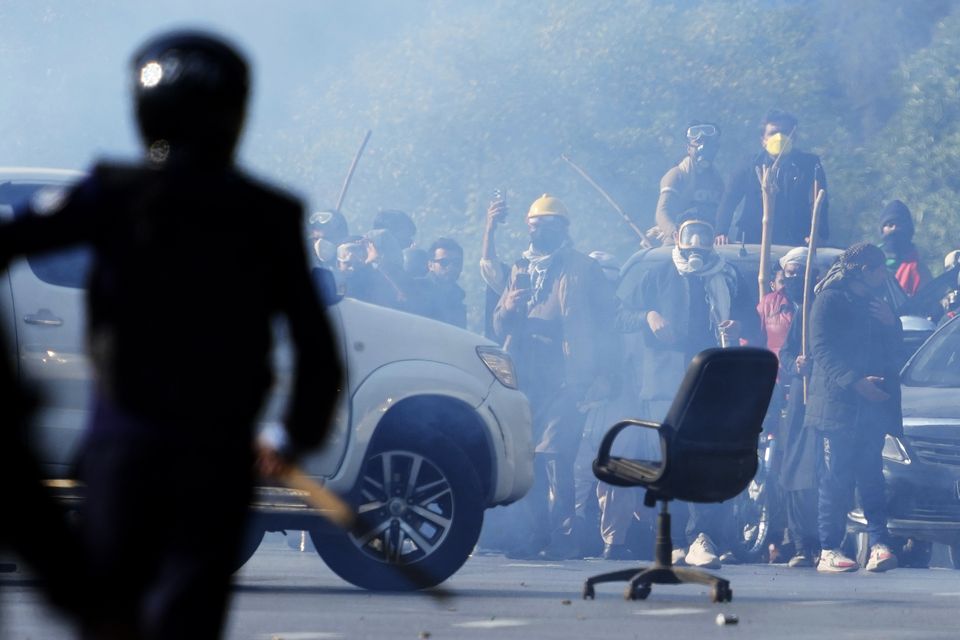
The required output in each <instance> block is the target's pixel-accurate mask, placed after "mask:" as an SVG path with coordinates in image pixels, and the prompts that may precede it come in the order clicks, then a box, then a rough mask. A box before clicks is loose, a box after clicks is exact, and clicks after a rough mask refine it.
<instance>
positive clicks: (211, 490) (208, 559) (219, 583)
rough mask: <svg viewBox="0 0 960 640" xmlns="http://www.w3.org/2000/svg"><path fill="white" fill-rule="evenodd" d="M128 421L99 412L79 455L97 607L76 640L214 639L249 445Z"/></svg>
mask: <svg viewBox="0 0 960 640" xmlns="http://www.w3.org/2000/svg"><path fill="white" fill-rule="evenodd" d="M137 422H138V419H137V418H135V417H132V416H130V415H126V414H123V413H122V412H120V411H118V410H116V409H115V408H112V407H104V406H103V405H102V404H101V405H100V406H98V408H97V410H96V414H95V418H94V425H93V429H92V434H91V437H90V438H89V439H88V441H87V443H86V448H85V451H84V454H83V459H82V463H81V469H80V470H81V478H82V479H83V480H84V482H85V483H86V486H87V501H86V504H85V507H84V511H83V518H82V533H83V542H84V546H85V549H86V553H87V557H88V559H89V562H90V566H91V568H90V571H91V573H92V578H91V589H92V590H93V591H94V592H95V593H96V601H97V602H98V603H99V606H98V607H97V610H96V611H95V612H94V615H93V616H91V618H92V619H91V622H90V623H89V626H88V628H87V629H86V630H85V637H87V638H128V637H129V638H139V639H168V638H169V639H173V638H178V639H192V638H196V639H198V640H199V639H201V638H203V639H215V638H218V637H220V629H221V626H222V623H223V619H224V615H225V611H226V607H227V596H228V592H229V586H230V575H231V573H232V570H233V568H234V567H233V560H234V559H235V558H236V556H237V553H238V550H239V546H240V540H241V539H242V536H243V533H244V525H245V522H246V514H247V508H248V504H249V496H250V487H251V480H252V455H251V454H250V452H249V449H250V446H249V444H248V446H247V447H246V449H247V450H246V451H244V450H242V448H240V447H238V446H237V445H236V443H234V446H232V447H231V446H228V445H229V444H230V443H217V444H216V445H215V444H214V443H211V442H209V441H207V442H206V443H204V442H202V441H200V440H201V437H198V436H197V434H199V433H203V432H202V431H197V432H194V437H193V438H191V437H189V432H183V431H180V430H179V429H176V428H172V429H156V427H157V425H145V424H144V423H142V422H141V423H140V424H137ZM167 426H168V427H170V426H172V425H167ZM194 426H195V427H196V428H197V429H200V428H202V427H203V425H194ZM207 428H208V429H209V428H210V426H209V425H207ZM243 428H244V426H243V425H238V429H239V430H240V432H241V433H242V432H243ZM218 445H219V446H218Z"/></svg>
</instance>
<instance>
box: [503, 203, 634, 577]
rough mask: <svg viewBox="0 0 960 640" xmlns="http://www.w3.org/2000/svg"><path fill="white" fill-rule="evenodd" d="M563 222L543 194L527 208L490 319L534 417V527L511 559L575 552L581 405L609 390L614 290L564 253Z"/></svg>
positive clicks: (562, 213) (530, 500)
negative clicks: (525, 234) (523, 234)
mask: <svg viewBox="0 0 960 640" xmlns="http://www.w3.org/2000/svg"><path fill="white" fill-rule="evenodd" d="M569 226H570V218H569V214H568V213H567V208H566V207H565V206H564V205H563V203H562V202H561V201H560V200H559V199H557V198H555V197H553V196H550V195H547V194H544V195H543V196H541V197H540V198H538V199H537V200H535V201H534V202H533V204H532V205H531V206H530V210H529V212H528V213H527V228H528V229H529V231H530V246H529V248H528V249H527V250H526V251H524V252H523V257H522V258H521V259H520V260H518V261H517V262H516V263H514V265H513V268H512V269H511V273H510V276H509V279H508V282H507V286H506V288H505V289H504V291H503V295H502V296H501V298H500V303H499V304H498V305H497V308H496V310H495V312H494V318H493V322H494V329H495V331H496V332H497V335H498V336H499V337H500V339H502V340H504V344H505V345H506V347H507V350H508V351H509V352H510V354H511V355H512V356H513V357H514V360H515V361H516V363H517V375H518V378H519V380H520V387H521V389H522V390H523V391H524V392H525V393H526V394H527V397H528V398H529V400H530V408H531V411H532V413H533V429H534V443H535V451H536V458H535V460H534V469H535V474H536V475H535V478H534V488H533V489H532V491H531V493H530V495H529V496H528V497H527V504H528V506H529V508H530V511H531V512H532V516H533V517H532V521H533V528H534V530H533V531H531V532H530V533H529V538H528V544H527V545H525V548H524V549H519V550H517V553H516V554H515V555H517V556H525V557H536V556H537V553H538V552H540V551H542V552H543V553H542V555H541V557H545V558H557V559H561V558H572V557H577V556H578V555H579V548H578V547H579V545H578V543H577V539H576V537H575V536H574V532H573V525H574V521H575V507H576V505H575V502H576V494H575V486H574V460H575V458H576V455H577V449H578V447H579V446H580V440H581V436H582V434H583V427H584V421H585V414H584V413H583V412H581V410H580V405H582V404H583V403H585V402H587V401H591V400H595V399H601V398H600V396H601V395H604V393H605V392H606V393H609V391H610V389H609V384H608V383H607V381H608V379H609V373H610V371H608V367H609V366H611V363H614V362H617V361H618V359H617V355H616V354H617V350H616V342H615V334H614V329H613V321H614V313H615V311H616V301H615V300H616V299H615V296H614V291H613V286H612V284H611V283H610V282H608V281H607V279H606V278H605V277H604V275H603V272H602V270H601V268H600V265H599V264H598V263H597V262H596V261H595V260H593V259H592V258H589V257H587V256H585V255H583V254H582V253H580V252H579V251H577V250H576V249H574V248H573V246H572V243H571V241H570V236H569V232H568V229H569ZM604 390H605V391H604Z"/></svg>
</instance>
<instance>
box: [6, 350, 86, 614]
mask: <svg viewBox="0 0 960 640" xmlns="http://www.w3.org/2000/svg"><path fill="white" fill-rule="evenodd" d="M4 344H6V336H5V335H0V345H4ZM0 407H3V415H2V416H0V457H2V459H0V502H2V504H3V505H4V507H3V509H4V524H3V526H0V550H8V549H9V550H12V551H14V552H15V553H16V554H17V558H18V562H19V561H23V562H25V563H26V564H27V565H28V566H29V568H30V570H31V572H32V574H33V575H35V576H37V577H38V578H39V579H40V580H41V581H42V584H43V587H44V590H45V591H46V593H47V596H48V597H49V599H50V601H51V602H52V603H53V604H54V605H57V607H58V608H60V609H61V611H63V612H65V613H68V614H71V615H72V616H73V617H77V616H80V615H82V614H83V613H84V611H85V610H86V608H87V607H86V600H85V592H84V585H85V579H86V567H85V566H84V563H83V553H82V550H81V547H80V540H79V537H78V536H77V535H76V533H75V531H74V530H73V529H72V528H70V527H69V526H68V523H67V518H66V513H65V511H64V510H63V509H60V508H58V507H57V506H56V505H55V504H54V502H53V499H52V497H51V495H50V494H49V492H48V491H47V490H46V489H45V488H44V487H43V484H42V474H41V470H40V466H39V465H38V464H37V459H36V456H35V455H34V452H33V449H32V447H31V446H30V444H29V438H28V435H27V427H28V419H29V417H30V413H31V411H32V410H33V407H34V398H33V396H32V394H30V393H28V392H27V391H26V390H25V389H22V388H21V386H20V383H19V381H18V380H17V376H16V374H15V373H14V371H13V369H12V368H11V367H10V361H9V360H8V359H6V358H0Z"/></svg>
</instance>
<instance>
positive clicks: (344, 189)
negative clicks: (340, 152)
mask: <svg viewBox="0 0 960 640" xmlns="http://www.w3.org/2000/svg"><path fill="white" fill-rule="evenodd" d="M372 133H373V131H371V130H370V129H367V134H366V135H365V136H363V142H361V143H360V148H359V149H357V154H356V155H355V156H353V162H351V163H350V169H349V171H347V177H346V178H345V179H344V181H343V186H342V187H340V197H339V198H337V206H336V207H334V211H338V212H339V211H340V207H341V206H343V199H344V198H346V197H347V189H348V188H349V187H350V181H351V180H353V173H354V172H355V171H356V170H357V163H358V162H360V156H362V155H363V150H364V149H365V148H366V147H367V142H368V141H369V140H370V135H371V134H372Z"/></svg>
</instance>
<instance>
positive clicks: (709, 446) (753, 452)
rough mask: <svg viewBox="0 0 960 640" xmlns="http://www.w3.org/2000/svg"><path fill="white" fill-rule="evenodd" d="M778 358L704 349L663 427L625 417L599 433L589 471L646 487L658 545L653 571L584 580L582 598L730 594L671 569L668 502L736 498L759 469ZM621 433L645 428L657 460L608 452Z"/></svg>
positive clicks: (701, 577) (706, 577) (714, 581)
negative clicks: (699, 591)
mask: <svg viewBox="0 0 960 640" xmlns="http://www.w3.org/2000/svg"><path fill="white" fill-rule="evenodd" d="M778 367H779V364H778V362H777V357H776V356H775V355H773V353H772V352H770V351H767V350H766V349H756V348H752V347H734V348H730V349H707V350H706V351H702V352H700V353H699V354H697V355H696V357H694V358H693V361H692V362H691V363H690V366H689V367H688V368H687V373H686V375H685V376H684V378H683V381H682V382H681V384H680V388H679V389H678V390H677V394H676V396H674V399H673V403H672V404H671V405H670V410H669V411H668V412H667V415H666V417H665V418H664V420H663V422H662V423H657V422H650V421H647V420H639V419H633V418H629V419H626V420H621V421H620V422H618V423H617V424H615V425H613V426H612V427H611V428H610V430H609V431H607V433H606V434H605V435H604V436H603V439H602V441H601V442H600V448H599V450H598V451H597V457H596V459H595V460H594V461H593V474H594V475H595V476H596V477H597V479H599V480H601V481H603V482H606V483H607V484H612V485H614V486H619V487H644V488H646V490H647V491H646V494H645V495H644V497H643V504H644V505H645V506H647V507H655V506H656V505H657V504H658V503H659V504H660V513H659V515H658V516H657V541H656V546H655V554H654V563H653V566H651V567H638V568H635V569H625V570H624V569H622V570H620V571H612V572H610V573H603V574H600V575H598V576H594V577H592V578H590V579H588V580H587V581H586V582H585V583H584V585H583V597H584V598H593V597H594V586H595V585H597V584H600V583H604V582H621V581H626V582H627V588H626V591H625V593H624V595H625V596H626V598H627V600H643V599H645V598H646V597H647V596H648V595H650V589H651V585H654V584H683V583H691V584H702V585H706V586H709V587H710V588H711V593H710V597H711V599H712V600H713V601H714V602H730V601H731V600H732V599H733V591H732V590H731V589H730V583H729V582H727V581H726V580H724V579H723V578H720V577H717V576H715V575H711V574H709V573H707V572H705V571H700V570H698V569H693V568H689V567H674V566H673V561H672V558H671V556H672V555H673V544H672V543H671V541H670V513H669V512H668V510H667V504H668V503H669V502H670V501H671V500H683V501H685V502H696V503H717V502H723V501H725V500H730V499H731V498H733V497H735V496H737V495H738V494H739V493H740V492H741V491H743V490H744V489H746V488H747V486H748V485H749V484H750V481H751V480H752V479H753V477H754V475H755V474H756V472H757V467H758V453H757V443H758V438H759V436H760V431H761V429H762V427H763V419H764V416H765V415H766V413H767V407H768V405H769V404H770V395H771V393H772V392H773V386H774V383H775V381H776V378H777V370H778ZM627 429H647V430H652V431H653V432H655V433H656V435H657V437H658V438H659V440H660V459H659V460H648V459H644V458H639V457H631V456H630V455H629V453H630V451H629V447H630V446H631V445H629V444H627V443H629V442H630V439H629V438H625V439H624V440H625V441H626V442H625V443H624V444H623V448H625V449H628V451H627V454H628V455H620V454H618V455H611V449H612V448H613V446H614V441H615V440H616V439H617V437H618V436H619V435H620V434H621V433H622V432H623V431H625V430H627Z"/></svg>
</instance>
